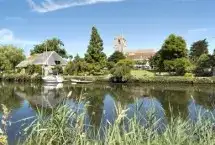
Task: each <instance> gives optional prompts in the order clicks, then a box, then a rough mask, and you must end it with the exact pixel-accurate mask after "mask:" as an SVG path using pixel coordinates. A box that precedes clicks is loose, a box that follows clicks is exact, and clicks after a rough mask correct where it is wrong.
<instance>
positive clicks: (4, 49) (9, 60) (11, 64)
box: [0, 45, 25, 71]
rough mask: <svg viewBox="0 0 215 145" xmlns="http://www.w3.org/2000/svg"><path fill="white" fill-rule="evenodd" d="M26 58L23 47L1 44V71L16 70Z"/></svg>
mask: <svg viewBox="0 0 215 145" xmlns="http://www.w3.org/2000/svg"><path fill="white" fill-rule="evenodd" d="M24 59H25V55H24V52H23V50H22V49H21V48H17V47H15V46H12V45H2V46H0V71H10V70H14V69H15V67H16V65H18V64H19V63H20V62H21V61H22V60H24Z"/></svg>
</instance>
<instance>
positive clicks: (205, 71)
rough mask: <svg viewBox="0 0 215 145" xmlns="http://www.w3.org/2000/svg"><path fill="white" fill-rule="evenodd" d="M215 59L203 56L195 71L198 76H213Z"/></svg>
mask: <svg viewBox="0 0 215 145" xmlns="http://www.w3.org/2000/svg"><path fill="white" fill-rule="evenodd" d="M212 60H213V59H211V56H210V55H207V54H202V55H201V56H200V57H199V59H198V61H197V66H196V68H195V70H194V73H195V75H196V76H212V71H211V68H212V63H213V62H211V61H212Z"/></svg>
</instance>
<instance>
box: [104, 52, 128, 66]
mask: <svg viewBox="0 0 215 145" xmlns="http://www.w3.org/2000/svg"><path fill="white" fill-rule="evenodd" d="M122 59H125V56H124V54H123V53H122V52H119V51H115V52H114V53H113V54H112V55H111V56H110V57H109V58H108V62H114V63H117V62H118V61H120V60H122Z"/></svg>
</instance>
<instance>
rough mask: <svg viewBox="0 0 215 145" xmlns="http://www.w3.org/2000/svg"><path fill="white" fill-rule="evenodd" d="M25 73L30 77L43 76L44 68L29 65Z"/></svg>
mask: <svg viewBox="0 0 215 145" xmlns="http://www.w3.org/2000/svg"><path fill="white" fill-rule="evenodd" d="M25 72H26V73H27V74H29V75H33V74H35V73H37V74H40V75H41V74H42V67H41V66H39V65H28V66H27V68H26V69H25Z"/></svg>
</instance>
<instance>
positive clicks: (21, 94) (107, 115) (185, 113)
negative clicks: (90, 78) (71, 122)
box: [0, 82, 215, 144]
mask: <svg viewBox="0 0 215 145" xmlns="http://www.w3.org/2000/svg"><path fill="white" fill-rule="evenodd" d="M0 103H1V104H4V105H6V106H7V107H8V109H10V110H11V114H10V122H11V125H10V126H9V127H8V129H7V133H8V136H9V140H10V144H14V142H15V140H16V139H17V138H19V137H20V135H21V134H22V129H23V128H25V127H26V126H29V124H30V123H31V122H32V120H33V118H31V117H33V116H35V115H36V110H37V109H39V110H40V109H45V110H51V108H55V107H56V106H58V105H60V104H62V103H66V104H67V105H68V106H70V107H71V109H78V110H79V111H80V112H79V113H81V111H82V109H83V110H86V112H87V115H86V119H85V123H86V124H88V125H92V126H95V127H99V126H100V125H101V124H102V125H103V126H104V125H106V124H107V121H108V122H110V123H112V122H113V121H114V120H115V119H116V116H117V110H118V107H119V106H120V108H122V109H128V111H127V112H126V114H127V117H128V118H132V117H133V116H134V115H137V118H138V117H139V118H138V119H139V120H140V123H141V124H143V125H144V124H145V119H143V118H141V117H142V116H144V115H145V114H147V112H148V111H149V110H150V109H152V108H154V110H155V112H156V114H155V116H156V117H157V118H162V119H163V122H164V123H168V122H169V121H170V119H171V117H177V116H179V115H180V116H181V117H182V118H183V119H188V118H189V119H192V120H193V121H195V120H196V119H197V116H198V115H202V118H207V117H208V115H209V114H210V113H209V111H210V112H214V109H215V107H214V106H215V86H207V85H201V86H191V85H149V84H127V85H125V84H124V85H120V84H118V85H114V84H88V85H72V84H58V85H48V84H16V83H13V84H11V83H4V82H1V83H0ZM86 103H87V104H88V105H87V107H85V106H86V105H85V104H86ZM199 110H200V111H199ZM0 112H2V109H1V108H0ZM47 112H49V111H47ZM136 112H138V113H139V115H138V113H136ZM199 112H201V113H199ZM205 112H206V113H205ZM47 115H49V113H47ZM23 119H24V120H23Z"/></svg>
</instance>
